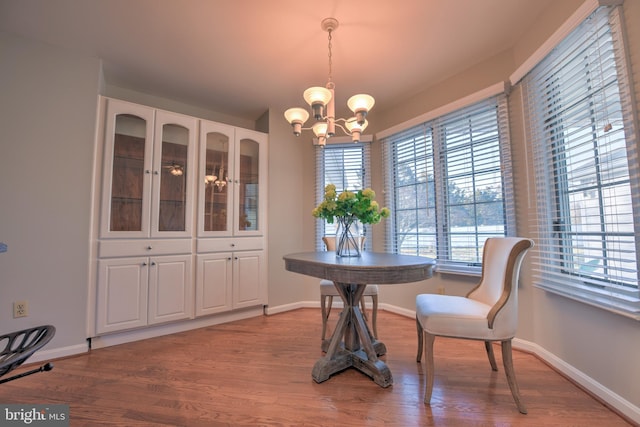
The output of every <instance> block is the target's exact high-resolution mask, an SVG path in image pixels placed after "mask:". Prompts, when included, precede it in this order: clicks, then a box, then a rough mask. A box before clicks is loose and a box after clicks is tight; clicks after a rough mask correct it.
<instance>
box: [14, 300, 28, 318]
mask: <svg viewBox="0 0 640 427" xmlns="http://www.w3.org/2000/svg"><path fill="white" fill-rule="evenodd" d="M28 315H29V305H28V304H27V301H16V302H14V303H13V317H14V318H16V317H26V316H28Z"/></svg>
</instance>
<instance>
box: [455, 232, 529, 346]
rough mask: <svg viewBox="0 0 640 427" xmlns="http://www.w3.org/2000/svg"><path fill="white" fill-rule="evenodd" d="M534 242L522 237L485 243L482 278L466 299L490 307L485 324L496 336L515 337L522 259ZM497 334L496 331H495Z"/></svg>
mask: <svg viewBox="0 0 640 427" xmlns="http://www.w3.org/2000/svg"><path fill="white" fill-rule="evenodd" d="M531 247H533V241H532V240H530V239H525V238H521V237H493V238H490V239H487V240H486V241H485V243H484V251H483V253H482V278H481V279H480V283H479V284H478V286H476V287H475V288H474V289H472V290H471V292H469V294H468V295H467V297H468V298H471V299H474V300H476V301H480V302H482V303H484V304H487V305H490V306H492V308H491V310H490V311H489V314H488V315H487V321H488V323H489V328H491V329H499V330H500V331H499V333H498V334H499V335H505V336H508V335H511V334H513V335H515V332H516V327H517V324H518V277H519V276H520V267H521V265H522V260H523V258H524V255H525V254H526V253H527V251H528V250H529V248H531ZM496 332H497V331H496Z"/></svg>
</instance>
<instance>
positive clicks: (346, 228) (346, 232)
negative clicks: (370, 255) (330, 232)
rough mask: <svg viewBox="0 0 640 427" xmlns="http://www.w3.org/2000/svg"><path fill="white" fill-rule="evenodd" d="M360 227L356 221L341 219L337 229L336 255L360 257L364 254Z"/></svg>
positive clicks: (338, 221) (338, 220) (338, 219)
mask: <svg viewBox="0 0 640 427" xmlns="http://www.w3.org/2000/svg"><path fill="white" fill-rule="evenodd" d="M361 242H362V238H361V236H360V225H359V223H358V221H357V220H356V219H352V218H345V217H339V218H337V228H336V255H337V256H340V257H359V256H361V253H362V247H361Z"/></svg>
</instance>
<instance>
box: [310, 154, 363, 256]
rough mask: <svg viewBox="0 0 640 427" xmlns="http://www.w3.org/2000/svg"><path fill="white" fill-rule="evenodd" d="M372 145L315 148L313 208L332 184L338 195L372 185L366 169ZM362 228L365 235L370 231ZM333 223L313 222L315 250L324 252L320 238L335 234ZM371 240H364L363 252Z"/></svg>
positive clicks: (321, 220)
mask: <svg viewBox="0 0 640 427" xmlns="http://www.w3.org/2000/svg"><path fill="white" fill-rule="evenodd" d="M370 151H371V145H370V143H368V142H360V143H356V144H354V143H352V142H348V143H344V144H342V143H334V144H327V145H325V146H324V147H323V146H320V145H317V146H316V205H317V204H319V203H320V202H322V199H323V198H324V187H325V186H326V185H327V184H334V185H335V186H336V191H337V192H338V194H339V193H340V192H342V191H344V190H349V191H358V190H363V189H365V188H367V187H370V186H371V179H370V177H369V173H368V171H369V169H370V167H371V166H370V165H371V155H370ZM369 227H370V226H368V225H365V226H364V227H363V229H364V235H365V236H366V235H367V234H368V233H369V232H370V228H369ZM335 232H336V224H335V223H333V224H328V223H327V222H326V221H325V220H323V219H318V220H317V221H316V250H324V249H325V248H324V243H323V242H322V237H323V236H325V235H334V234H335ZM370 245H371V239H366V240H365V250H366V249H369V248H370Z"/></svg>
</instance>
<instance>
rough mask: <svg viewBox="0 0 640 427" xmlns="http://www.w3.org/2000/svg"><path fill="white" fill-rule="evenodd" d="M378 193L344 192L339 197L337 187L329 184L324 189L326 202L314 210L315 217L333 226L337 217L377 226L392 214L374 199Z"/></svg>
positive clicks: (371, 191)
mask: <svg viewBox="0 0 640 427" xmlns="http://www.w3.org/2000/svg"><path fill="white" fill-rule="evenodd" d="M375 197H376V193H375V192H374V191H373V190H372V189H370V188H366V189H364V190H359V191H358V192H357V193H354V192H352V191H346V190H345V191H343V192H342V193H340V195H338V194H337V193H336V186H335V185H333V184H328V185H327V186H326V187H325V188H324V200H323V201H322V203H320V204H319V205H318V206H317V207H316V208H315V209H314V210H313V212H312V213H313V216H314V217H316V218H323V219H325V220H326V221H327V222H328V223H330V224H333V221H334V219H335V218H336V217H340V218H346V219H347V220H348V221H349V222H350V221H353V220H355V219H357V220H358V221H360V222H361V223H363V224H377V223H379V222H380V220H381V219H382V218H387V217H389V215H390V214H391V212H390V211H389V209H388V208H380V206H379V205H378V202H376V201H375V200H374V199H375Z"/></svg>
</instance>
